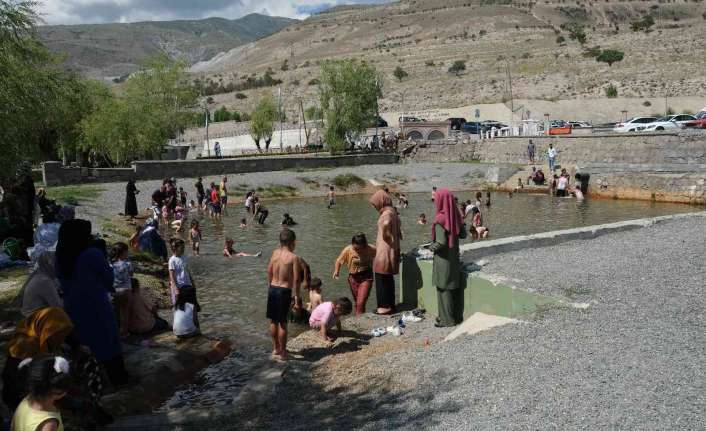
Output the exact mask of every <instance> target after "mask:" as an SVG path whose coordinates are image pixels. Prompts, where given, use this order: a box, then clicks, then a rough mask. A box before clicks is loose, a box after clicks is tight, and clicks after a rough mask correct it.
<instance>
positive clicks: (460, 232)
mask: <svg viewBox="0 0 706 431" xmlns="http://www.w3.org/2000/svg"><path fill="white" fill-rule="evenodd" d="M434 206H435V207H436V217H434V223H433V224H432V228H431V241H432V244H431V245H430V246H429V249H430V250H431V251H433V252H434V268H433V270H432V283H433V284H434V286H436V295H437V300H438V304H439V317H438V318H437V319H436V324H435V325H436V326H438V327H445V326H456V325H458V324H459V323H461V321H463V287H464V286H463V285H462V283H461V258H460V254H459V247H458V245H459V244H458V243H459V239H461V238H465V237H466V230H465V228H464V226H463V217H462V216H461V212H460V210H459V208H458V207H457V206H456V203H455V199H454V196H453V194H451V192H450V191H449V190H448V189H441V190H437V192H436V198H435V199H434Z"/></svg>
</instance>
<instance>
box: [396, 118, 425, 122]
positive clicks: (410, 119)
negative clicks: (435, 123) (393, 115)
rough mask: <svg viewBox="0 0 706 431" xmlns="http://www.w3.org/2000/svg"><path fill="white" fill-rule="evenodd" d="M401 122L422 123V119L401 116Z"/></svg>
mask: <svg viewBox="0 0 706 431" xmlns="http://www.w3.org/2000/svg"><path fill="white" fill-rule="evenodd" d="M399 121H400V123H421V122H422V121H424V120H422V119H421V118H419V117H400V120H399Z"/></svg>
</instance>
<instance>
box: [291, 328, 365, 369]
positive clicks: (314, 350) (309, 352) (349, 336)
mask: <svg viewBox="0 0 706 431" xmlns="http://www.w3.org/2000/svg"><path fill="white" fill-rule="evenodd" d="M371 338H372V336H370V335H367V334H362V333H360V332H356V331H350V330H343V331H341V332H340V333H338V339H339V340H340V339H345V341H343V342H341V343H335V344H334V346H333V347H308V348H305V349H302V350H300V351H299V355H301V356H302V358H301V359H298V360H300V361H306V362H317V361H318V360H320V359H321V358H323V357H324V356H331V355H340V354H342V353H349V352H355V351H357V350H360V349H362V348H363V346H366V345H368V344H370V339H371ZM299 355H297V356H299Z"/></svg>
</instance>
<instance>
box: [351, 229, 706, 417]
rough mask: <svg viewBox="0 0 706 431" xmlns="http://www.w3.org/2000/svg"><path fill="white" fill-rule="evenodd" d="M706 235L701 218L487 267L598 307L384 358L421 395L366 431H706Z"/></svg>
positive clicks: (499, 259) (510, 257)
mask: <svg viewBox="0 0 706 431" xmlns="http://www.w3.org/2000/svg"><path fill="white" fill-rule="evenodd" d="M704 228H706V219H704V218H702V217H695V218H689V219H685V220H679V221H674V222H669V223H665V224H660V225H657V226H653V227H649V228H645V229H641V230H637V231H632V232H624V233H617V234H613V235H607V236H604V237H600V238H598V239H595V240H591V241H577V242H571V243H566V244H562V245H558V246H554V247H547V248H540V249H535V250H532V252H531V253H528V252H527V251H520V252H513V253H507V254H502V255H497V256H493V257H491V258H489V259H488V260H489V261H490V263H489V264H488V266H486V267H485V268H484V271H485V272H488V273H491V274H496V275H502V276H505V277H510V278H514V279H517V280H520V281H519V282H517V283H516V284H517V286H518V287H521V288H530V289H536V290H537V291H539V292H542V293H546V294H552V295H555V296H568V297H569V298H570V299H572V300H588V301H592V306H591V307H590V308H589V309H588V310H567V309H563V310H549V311H547V312H544V313H542V315H541V316H534V317H533V318H532V319H530V320H529V321H528V324H520V325H510V326H505V327H502V328H496V329H494V330H489V331H486V332H483V333H480V334H478V335H476V336H470V337H464V338H461V339H459V340H458V342H453V343H440V344H435V345H433V346H432V347H431V348H430V349H426V350H425V349H416V350H413V351H411V352H408V353H407V354H405V355H387V356H383V357H381V358H378V360H377V361H376V362H377V363H378V364H379V365H383V366H384V367H385V368H387V369H388V370H389V372H390V373H391V374H392V375H393V376H396V377H398V378H403V379H404V378H405V377H404V376H415V378H416V380H417V384H416V388H415V391H414V394H416V396H402V397H401V398H399V401H400V403H399V404H398V405H396V406H395V410H396V411H398V412H399V414H398V415H395V414H392V415H390V414H389V412H388V414H387V415H385V416H377V418H376V420H373V422H368V423H367V425H366V426H365V427H364V428H368V429H372V428H381V427H382V429H385V428H389V427H395V428H404V429H407V428H409V429H413V428H418V427H423V428H425V429H426V428H435V429H444V430H452V429H459V430H461V429H464V430H465V429H605V428H617V429H705V428H706V366H705V365H704V364H705V362H704V360H705V358H706V319H705V318H704V311H705V310H706V296H705V295H704V282H703V280H704V279H705V277H706V269H705V268H704V265H703V255H704V253H705V252H706V245H704V244H706V229H704ZM538 263H539V264H538ZM419 396H422V397H421V398H422V401H421V402H420V400H419Z"/></svg>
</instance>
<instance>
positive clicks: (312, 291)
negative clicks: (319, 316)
mask: <svg viewBox="0 0 706 431" xmlns="http://www.w3.org/2000/svg"><path fill="white" fill-rule="evenodd" d="M321 285H322V283H321V279H320V278H317V277H314V278H312V279H311V283H309V286H307V289H308V290H309V302H307V303H306V310H307V311H308V312H312V311H314V309H315V308H316V307H318V306H319V305H321V303H322V302H324V300H323V297H322V296H321Z"/></svg>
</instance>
